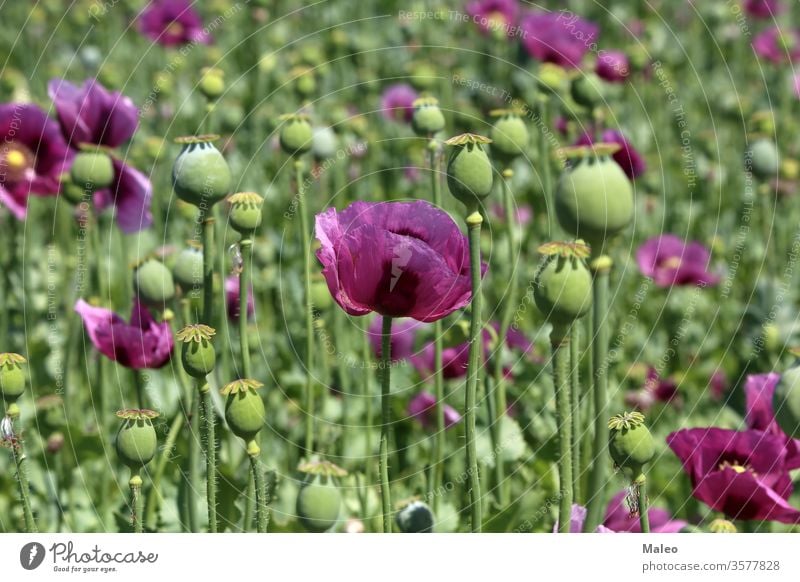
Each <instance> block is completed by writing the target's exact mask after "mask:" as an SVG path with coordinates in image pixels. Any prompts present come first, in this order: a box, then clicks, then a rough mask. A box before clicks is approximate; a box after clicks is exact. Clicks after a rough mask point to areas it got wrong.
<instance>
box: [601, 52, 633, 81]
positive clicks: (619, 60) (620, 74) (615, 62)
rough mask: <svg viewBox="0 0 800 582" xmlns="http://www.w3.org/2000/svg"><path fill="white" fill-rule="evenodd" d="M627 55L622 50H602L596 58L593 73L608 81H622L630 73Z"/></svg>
mask: <svg viewBox="0 0 800 582" xmlns="http://www.w3.org/2000/svg"><path fill="white" fill-rule="evenodd" d="M630 72H631V69H630V65H629V63H628V56H627V55H626V54H625V53H624V52H622V51H603V52H602V53H601V54H600V56H599V57H598V59H597V65H596V66H595V73H597V76H598V77H600V78H601V79H604V80H606V81H608V82H609V83H622V82H624V81H625V80H626V79H627V78H628V75H630Z"/></svg>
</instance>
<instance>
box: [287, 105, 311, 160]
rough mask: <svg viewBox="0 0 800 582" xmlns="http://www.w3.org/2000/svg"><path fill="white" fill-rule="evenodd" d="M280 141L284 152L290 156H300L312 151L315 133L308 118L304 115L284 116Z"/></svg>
mask: <svg viewBox="0 0 800 582" xmlns="http://www.w3.org/2000/svg"><path fill="white" fill-rule="evenodd" d="M280 119H281V121H283V125H282V126H281V133H280V141H281V147H282V148H283V151H284V152H286V153H287V154H289V155H290V156H299V155H302V154H304V153H306V152H307V151H308V150H310V149H311V145H312V143H313V140H314V131H313V130H312V129H311V124H310V123H309V122H308V116H306V115H302V114H289V115H282V116H281V118H280Z"/></svg>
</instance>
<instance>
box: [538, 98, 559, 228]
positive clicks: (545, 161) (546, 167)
mask: <svg viewBox="0 0 800 582" xmlns="http://www.w3.org/2000/svg"><path fill="white" fill-rule="evenodd" d="M539 117H540V121H541V127H542V128H549V127H550V98H549V97H548V96H547V95H546V94H540V96H539ZM548 137H549V132H547V131H544V130H541V131H540V132H539V156H540V157H539V159H541V160H542V190H543V191H544V199H545V203H546V204H547V232H548V235H549V238H550V239H552V238H554V237H555V233H556V221H555V214H556V208H555V203H554V201H553V171H552V168H551V165H550V143H549V142H548V141H547V138H548Z"/></svg>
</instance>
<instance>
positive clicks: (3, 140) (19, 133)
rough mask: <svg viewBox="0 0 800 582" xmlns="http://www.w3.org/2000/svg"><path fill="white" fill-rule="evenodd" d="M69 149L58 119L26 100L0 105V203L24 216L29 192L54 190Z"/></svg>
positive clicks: (68, 159) (69, 160)
mask: <svg viewBox="0 0 800 582" xmlns="http://www.w3.org/2000/svg"><path fill="white" fill-rule="evenodd" d="M73 155H74V154H73V153H72V151H71V150H70V149H69V148H68V147H67V143H66V141H64V138H63V137H62V135H61V130H60V129H59V126H58V123H57V122H56V121H55V120H53V119H50V118H49V117H47V114H46V113H45V112H44V111H43V110H42V109H41V108H39V107H38V106H36V105H32V104H29V103H3V104H2V105H0V204H2V205H3V206H5V207H6V208H8V210H9V211H10V212H11V213H12V214H13V215H14V216H15V217H17V218H18V219H20V220H22V219H24V218H25V214H26V212H27V208H28V196H29V195H30V194H39V195H47V194H58V191H59V188H60V184H59V177H60V176H61V174H63V173H64V172H65V171H67V169H68V168H69V165H70V164H71V163H72V157H73Z"/></svg>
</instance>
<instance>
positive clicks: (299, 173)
mask: <svg viewBox="0 0 800 582" xmlns="http://www.w3.org/2000/svg"><path fill="white" fill-rule="evenodd" d="M294 171H295V187H296V188H297V199H298V201H299V212H300V231H301V236H302V239H301V245H302V248H301V252H302V253H303V289H304V294H305V307H304V311H305V313H304V317H305V323H306V353H305V357H306V361H305V365H306V386H305V409H306V418H305V451H306V454H307V455H310V454H311V452H312V451H313V450H314V313H313V311H312V310H313V307H314V306H313V305H312V300H311V242H310V233H309V224H308V201H307V200H306V193H305V188H304V187H303V162H302V160H300V159H295V160H294Z"/></svg>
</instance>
